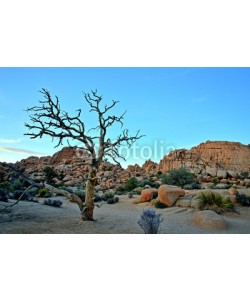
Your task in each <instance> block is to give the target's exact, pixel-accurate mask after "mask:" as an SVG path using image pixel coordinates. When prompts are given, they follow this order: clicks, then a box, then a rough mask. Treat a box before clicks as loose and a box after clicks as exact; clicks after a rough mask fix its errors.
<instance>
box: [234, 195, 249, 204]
mask: <svg viewBox="0 0 250 300" xmlns="http://www.w3.org/2000/svg"><path fill="white" fill-rule="evenodd" d="M236 201H237V203H239V204H240V205H242V206H250V197H249V196H246V195H244V194H238V195H236Z"/></svg>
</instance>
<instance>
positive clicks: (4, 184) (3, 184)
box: [0, 181, 10, 190]
mask: <svg viewBox="0 0 250 300" xmlns="http://www.w3.org/2000/svg"><path fill="white" fill-rule="evenodd" d="M9 188H10V183H9V182H8V181H3V182H0V189H6V190H9Z"/></svg>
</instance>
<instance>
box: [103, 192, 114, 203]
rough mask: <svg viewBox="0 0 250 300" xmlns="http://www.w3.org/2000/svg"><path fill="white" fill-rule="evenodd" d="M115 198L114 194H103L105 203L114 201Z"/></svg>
mask: <svg viewBox="0 0 250 300" xmlns="http://www.w3.org/2000/svg"><path fill="white" fill-rule="evenodd" d="M114 196H115V194H114V193H112V192H105V193H104V194H103V196H102V198H103V200H104V201H107V200H108V199H113V198H114Z"/></svg>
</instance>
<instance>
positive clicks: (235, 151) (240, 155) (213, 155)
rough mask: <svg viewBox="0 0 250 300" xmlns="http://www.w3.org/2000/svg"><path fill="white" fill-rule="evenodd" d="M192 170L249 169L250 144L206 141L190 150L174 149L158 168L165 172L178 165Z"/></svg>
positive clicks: (239, 170) (240, 170)
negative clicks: (206, 168)
mask: <svg viewBox="0 0 250 300" xmlns="http://www.w3.org/2000/svg"><path fill="white" fill-rule="evenodd" d="M181 166H183V167H186V168H191V169H194V170H197V171H198V170H200V169H203V167H214V168H218V169H223V170H234V171H238V172H242V171H247V172H249V171H250V145H242V144H241V143H236V142H219V141H207V142H206V143H202V144H200V145H198V146H197V147H193V148H192V149H190V150H185V149H181V150H176V151H173V152H171V153H170V154H169V155H166V156H165V157H164V158H163V159H162V160H161V162H160V164H159V170H160V171H162V172H167V171H170V170H172V169H177V168H179V167H181Z"/></svg>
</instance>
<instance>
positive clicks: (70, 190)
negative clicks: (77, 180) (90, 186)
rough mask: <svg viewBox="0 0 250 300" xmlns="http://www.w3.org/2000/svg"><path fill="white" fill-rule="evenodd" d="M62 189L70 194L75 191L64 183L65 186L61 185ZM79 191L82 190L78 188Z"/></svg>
mask: <svg viewBox="0 0 250 300" xmlns="http://www.w3.org/2000/svg"><path fill="white" fill-rule="evenodd" d="M61 189H62V190H65V191H67V192H69V193H70V194H74V191H73V190H72V189H71V188H70V187H68V186H65V185H64V186H62V187H61ZM77 191H80V190H77Z"/></svg>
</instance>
